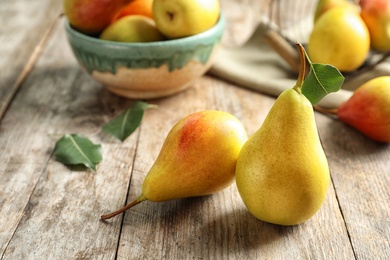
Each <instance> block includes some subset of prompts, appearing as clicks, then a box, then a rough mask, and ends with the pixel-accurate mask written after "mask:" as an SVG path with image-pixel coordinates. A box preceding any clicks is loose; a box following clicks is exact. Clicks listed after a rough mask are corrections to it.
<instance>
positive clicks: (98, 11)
mask: <svg viewBox="0 0 390 260" xmlns="http://www.w3.org/2000/svg"><path fill="white" fill-rule="evenodd" d="M63 1H64V2H63V4H64V11H65V15H66V17H67V18H68V20H69V23H70V24H71V25H72V26H73V27H74V28H75V29H77V30H78V31H80V32H82V33H85V34H88V35H97V34H99V33H100V32H101V31H103V29H104V28H106V27H107V26H108V25H109V24H110V23H111V20H112V18H113V17H114V15H116V13H117V12H118V11H119V10H120V9H121V8H123V7H124V6H125V5H126V4H127V3H129V2H130V1H131V0H63Z"/></svg>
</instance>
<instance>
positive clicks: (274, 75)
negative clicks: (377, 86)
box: [209, 21, 390, 108]
mask: <svg viewBox="0 0 390 260" xmlns="http://www.w3.org/2000/svg"><path fill="white" fill-rule="evenodd" d="M304 22H305V23H311V22H310V21H304ZM300 26H301V25H300ZM269 28H270V26H269V25H268V24H267V22H264V21H263V22H260V23H259V24H258V26H257V29H256V30H255V31H254V33H253V35H252V36H251V37H250V39H249V40H248V41H247V42H246V43H245V44H243V45H242V46H238V47H234V48H233V47H230V48H228V47H224V46H221V48H220V50H219V51H218V53H217V56H216V59H215V61H214V63H213V66H212V67H211V69H210V71H209V73H211V74H212V75H216V76H218V77H220V78H223V79H226V80H228V81H230V82H233V83H235V84H237V85H238V86H241V87H246V88H249V89H252V90H255V91H259V92H261V93H264V94H268V95H272V96H275V97H276V96H278V95H279V94H280V93H281V92H282V91H283V90H285V89H288V88H291V87H293V86H294V84H295V82H296V79H297V75H296V74H295V73H294V72H293V70H292V69H291V67H290V66H289V65H288V63H287V62H286V61H285V60H284V59H283V58H281V56H280V55H279V54H278V53H277V52H276V51H274V49H273V48H272V47H270V45H269V44H267V42H266V40H265V34H266V32H267V31H268V30H269ZM306 28H308V30H311V29H310V26H307V27H306ZM287 33H288V32H287ZM290 39H291V38H290ZM301 40H302V39H301ZM375 59H378V57H377V56H375V57H372V60H375ZM383 75H390V62H389V61H385V62H381V63H379V64H377V65H376V66H375V67H373V68H372V69H370V70H367V69H364V68H363V69H361V71H357V72H355V73H353V74H352V75H345V77H346V79H345V82H344V84H343V86H342V89H340V90H339V91H338V92H336V93H330V94H329V95H327V96H326V97H325V98H323V99H322V100H321V101H320V103H319V104H318V105H319V106H322V107H324V108H337V107H338V106H339V105H340V104H341V103H342V102H344V101H346V100H347V99H349V97H350V96H351V95H352V93H353V92H352V91H353V90H354V89H356V88H357V87H358V86H360V85H361V84H363V83H364V82H366V81H368V80H369V79H372V78H374V77H378V76H383Z"/></svg>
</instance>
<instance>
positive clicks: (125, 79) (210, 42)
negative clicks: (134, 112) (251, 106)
mask: <svg viewBox="0 0 390 260" xmlns="http://www.w3.org/2000/svg"><path fill="white" fill-rule="evenodd" d="M224 26H225V20H224V17H223V15H222V14H221V16H220V18H219V20H218V22H217V23H216V25H215V26H214V27H212V28H211V29H209V30H207V31H205V32H202V33H200V34H197V35H193V36H189V37H185V38H180V39H174V40H165V41H158V42H148V43H122V42H113V41H105V40H100V39H98V38H94V37H90V36H87V35H85V34H82V33H80V32H78V31H76V30H75V29H73V28H72V27H71V26H70V25H69V22H68V21H67V20H65V30H66V35H67V38H68V41H69V44H70V46H71V48H72V51H73V53H74V55H75V57H76V59H77V60H78V62H79V64H80V66H81V67H82V68H83V69H84V70H85V71H86V72H88V74H89V75H91V76H92V78H94V79H95V80H97V81H98V82H101V83H102V84H103V85H104V86H105V87H106V88H107V89H108V90H109V91H111V92H113V93H115V94H117V95H120V96H124V97H128V98H134V99H149V98H158V97H164V96H169V95H172V94H175V93H177V92H179V91H182V90H184V89H186V88H187V87H189V86H190V85H191V82H193V81H194V80H195V79H197V78H199V77H201V76H202V75H203V74H204V73H206V72H207V70H208V69H209V68H210V67H211V65H212V62H213V58H214V57H215V53H216V51H217V49H218V46H219V44H220V41H221V37H222V34H223V30H224Z"/></svg>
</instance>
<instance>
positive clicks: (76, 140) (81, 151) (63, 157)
mask: <svg viewBox="0 0 390 260" xmlns="http://www.w3.org/2000/svg"><path fill="white" fill-rule="evenodd" d="M54 155H55V157H56V160H57V161H59V162H62V163H64V164H67V165H84V166H85V167H87V168H90V169H92V170H94V171H96V165H97V164H98V163H99V162H101V161H102V154H101V145H100V144H94V143H92V142H91V141H90V140H89V139H88V138H86V137H84V136H81V135H78V134H66V135H64V136H62V137H61V138H60V139H59V140H58V141H57V142H56V145H55V147H54Z"/></svg>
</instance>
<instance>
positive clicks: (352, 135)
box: [318, 115, 390, 160]
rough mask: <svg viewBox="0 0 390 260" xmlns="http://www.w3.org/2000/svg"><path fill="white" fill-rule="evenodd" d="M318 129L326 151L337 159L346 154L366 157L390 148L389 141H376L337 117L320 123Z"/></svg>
mask: <svg viewBox="0 0 390 260" xmlns="http://www.w3.org/2000/svg"><path fill="white" fill-rule="evenodd" d="M323 116H325V115H323ZM318 130H319V133H320V138H321V143H322V146H323V147H324V150H325V152H326V153H327V155H329V156H331V158H332V159H335V160H342V159H343V158H345V155H346V154H348V157H365V156H367V155H370V154H371V155H372V154H377V153H383V152H386V151H388V150H389V149H390V148H389V147H390V144H389V143H382V142H378V141H374V140H372V139H370V138H369V137H367V136H365V135H364V134H363V133H361V132H360V131H359V130H357V129H355V128H353V127H352V126H349V125H347V124H345V123H343V122H341V121H340V120H338V119H337V118H333V119H331V120H326V121H325V122H324V123H320V125H319V126H318Z"/></svg>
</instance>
